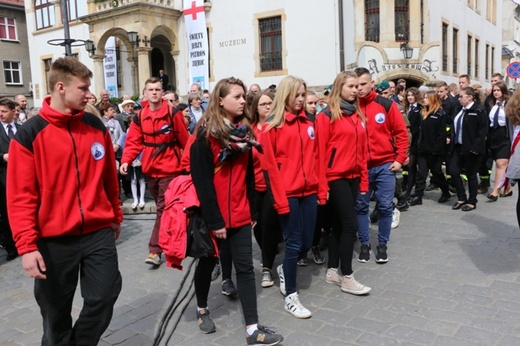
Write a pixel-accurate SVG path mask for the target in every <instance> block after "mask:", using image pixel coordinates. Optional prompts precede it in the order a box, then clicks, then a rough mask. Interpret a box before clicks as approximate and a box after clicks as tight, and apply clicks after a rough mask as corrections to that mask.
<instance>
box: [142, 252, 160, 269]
mask: <svg viewBox="0 0 520 346" xmlns="http://www.w3.org/2000/svg"><path fill="white" fill-rule="evenodd" d="M144 263H146V264H150V265H153V266H160V265H161V254H156V253H151V254H149V255H148V258H147V259H146V260H145V261H144Z"/></svg>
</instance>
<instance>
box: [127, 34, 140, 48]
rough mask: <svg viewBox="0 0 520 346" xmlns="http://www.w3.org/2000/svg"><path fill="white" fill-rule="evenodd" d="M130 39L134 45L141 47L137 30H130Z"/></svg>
mask: <svg viewBox="0 0 520 346" xmlns="http://www.w3.org/2000/svg"><path fill="white" fill-rule="evenodd" d="M128 41H130V43H131V44H132V46H133V47H135V48H137V47H139V41H141V40H140V39H139V35H137V32H136V31H129V32H128Z"/></svg>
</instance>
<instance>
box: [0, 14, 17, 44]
mask: <svg viewBox="0 0 520 346" xmlns="http://www.w3.org/2000/svg"><path fill="white" fill-rule="evenodd" d="M0 39H2V40H13V41H17V40H18V38H17V37H16V22H15V20H14V18H7V17H0Z"/></svg>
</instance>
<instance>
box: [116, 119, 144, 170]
mask: <svg viewBox="0 0 520 346" xmlns="http://www.w3.org/2000/svg"><path fill="white" fill-rule="evenodd" d="M136 116H137V117H139V116H140V114H138V115H136ZM143 148H144V141H143V133H142V130H141V126H139V125H137V124H136V123H135V121H134V120H132V121H131V122H130V128H129V129H128V133H127V134H126V141H125V149H124V150H123V157H122V158H121V163H122V164H123V163H127V164H129V165H131V164H132V162H134V160H135V158H136V157H137V155H139V153H140V152H141V151H143Z"/></svg>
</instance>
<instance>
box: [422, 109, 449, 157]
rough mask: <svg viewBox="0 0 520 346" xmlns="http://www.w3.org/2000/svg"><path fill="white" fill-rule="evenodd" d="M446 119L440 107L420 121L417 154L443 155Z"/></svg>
mask: <svg viewBox="0 0 520 346" xmlns="http://www.w3.org/2000/svg"><path fill="white" fill-rule="evenodd" d="M446 121H447V116H446V113H444V110H442V109H440V110H439V111H437V112H435V113H433V114H430V115H429V116H428V117H427V118H426V119H423V120H422V121H421V127H420V130H419V139H418V143H417V146H418V152H419V154H432V155H444V149H445V147H446Z"/></svg>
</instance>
